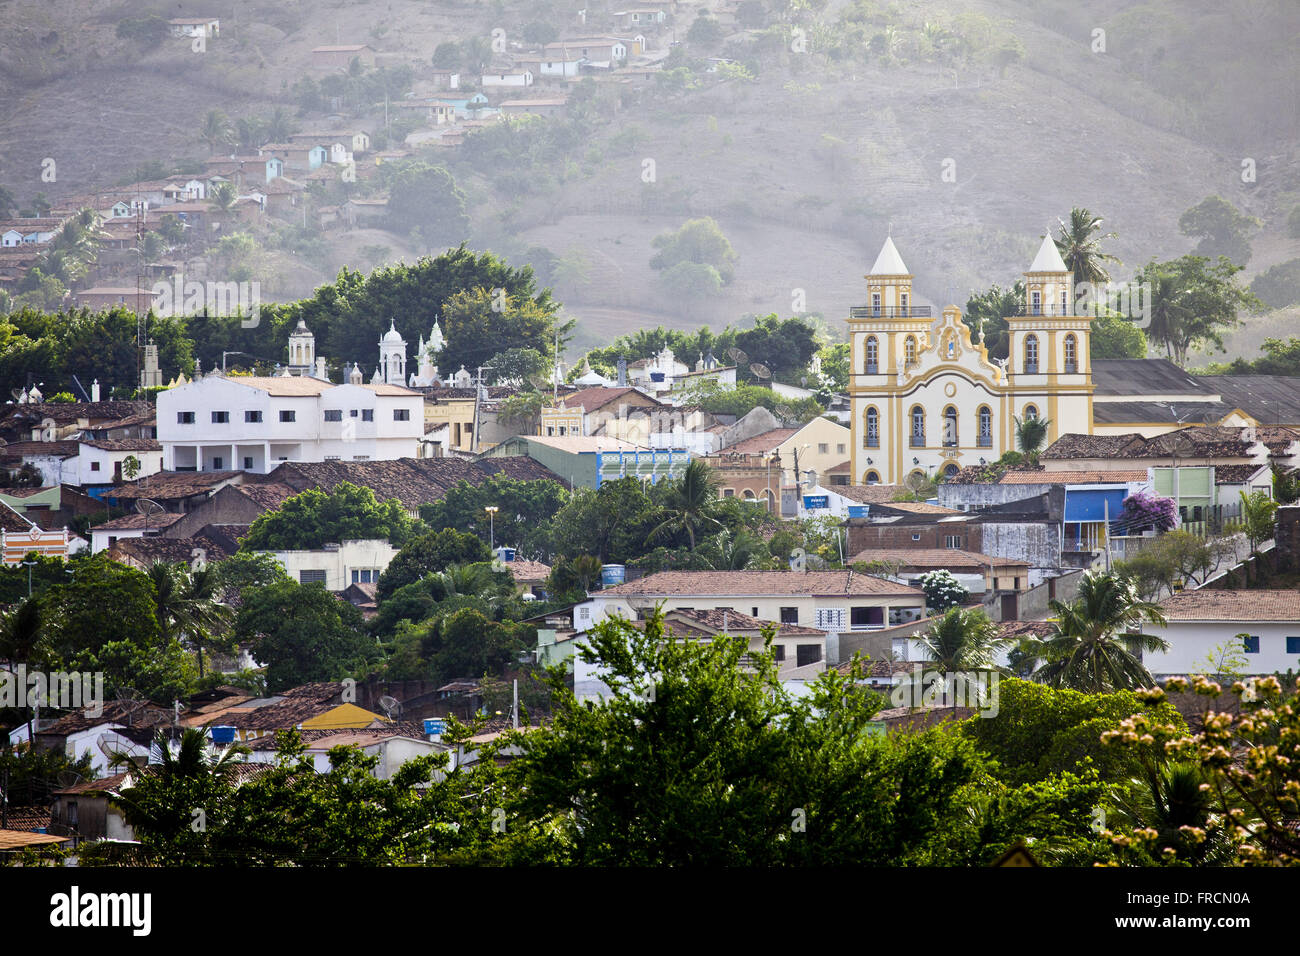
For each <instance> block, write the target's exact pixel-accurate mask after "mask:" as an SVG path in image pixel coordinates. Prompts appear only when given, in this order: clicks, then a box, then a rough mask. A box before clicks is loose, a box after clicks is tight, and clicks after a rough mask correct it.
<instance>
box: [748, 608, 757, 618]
mask: <svg viewBox="0 0 1300 956" xmlns="http://www.w3.org/2000/svg"><path fill="white" fill-rule="evenodd" d="M749 616H750V617H758V608H756V607H751V608H750V609H749Z"/></svg>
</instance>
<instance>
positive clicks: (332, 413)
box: [325, 408, 343, 422]
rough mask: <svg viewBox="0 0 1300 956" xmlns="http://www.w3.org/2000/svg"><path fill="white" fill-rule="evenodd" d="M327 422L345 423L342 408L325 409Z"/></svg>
mask: <svg viewBox="0 0 1300 956" xmlns="http://www.w3.org/2000/svg"><path fill="white" fill-rule="evenodd" d="M325 421H327V422H341V421H343V409H341V408H327V409H325Z"/></svg>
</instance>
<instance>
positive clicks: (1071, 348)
mask: <svg viewBox="0 0 1300 956" xmlns="http://www.w3.org/2000/svg"><path fill="white" fill-rule="evenodd" d="M1078 370H1079V340H1078V339H1076V338H1075V337H1074V333H1073V332H1071V333H1070V334H1069V335H1067V336H1066V337H1065V371H1066V372H1067V373H1070V372H1077V371H1078Z"/></svg>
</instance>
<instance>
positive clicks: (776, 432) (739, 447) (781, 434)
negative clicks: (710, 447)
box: [722, 428, 799, 455]
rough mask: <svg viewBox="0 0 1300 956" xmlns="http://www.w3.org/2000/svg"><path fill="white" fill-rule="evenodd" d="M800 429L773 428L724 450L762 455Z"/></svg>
mask: <svg viewBox="0 0 1300 956" xmlns="http://www.w3.org/2000/svg"><path fill="white" fill-rule="evenodd" d="M798 431H799V429H797V428H773V429H772V430H771V431H766V432H763V433H762V434H760V435H755V436H754V437H753V438H746V439H745V440H744V441H739V442H736V443H735V444H734V445H728V446H727V447H726V448H723V449H722V451H723V452H725V453H729V454H734V455H761V454H762V453H763V452H769V451H772V450H773V449H774V448H777V447H778V446H779V445H780V444H781V443H782V442H784V441H786V440H788V439H789V438H790V436H791V435H793V434H795V433H796V432H798Z"/></svg>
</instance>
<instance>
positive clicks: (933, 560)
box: [849, 548, 1027, 571]
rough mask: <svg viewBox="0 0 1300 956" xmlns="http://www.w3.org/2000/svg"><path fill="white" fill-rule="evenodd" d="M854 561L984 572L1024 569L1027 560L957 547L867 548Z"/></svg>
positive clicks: (855, 556)
mask: <svg viewBox="0 0 1300 956" xmlns="http://www.w3.org/2000/svg"><path fill="white" fill-rule="evenodd" d="M849 560H850V561H867V562H870V561H889V562H898V563H899V564H901V565H902V566H903V567H905V568H952V569H954V570H955V569H958V568H960V569H963V570H971V571H983V570H984V569H986V568H989V567H995V568H1017V567H1024V566H1025V565H1026V564H1027V562H1026V561H1018V560H1016V559H1015V558H995V557H992V556H990V555H987V554H979V553H978V552H975V551H962V550H958V549H956V548H915V549H913V548H867V549H866V550H865V551H860V552H859V553H858V554H855V555H854V556H853V557H852V558H850V559H849Z"/></svg>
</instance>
